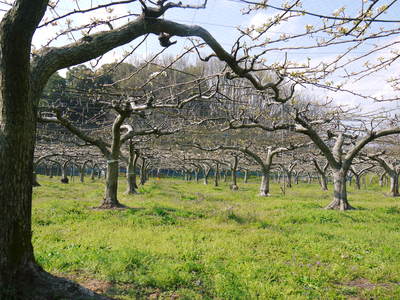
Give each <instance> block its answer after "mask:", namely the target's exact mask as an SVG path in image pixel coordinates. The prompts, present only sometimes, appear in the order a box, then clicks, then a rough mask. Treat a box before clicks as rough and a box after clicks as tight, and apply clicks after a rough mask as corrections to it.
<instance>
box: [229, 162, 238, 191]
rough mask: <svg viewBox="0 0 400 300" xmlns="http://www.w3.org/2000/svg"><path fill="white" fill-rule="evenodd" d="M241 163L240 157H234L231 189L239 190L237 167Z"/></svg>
mask: <svg viewBox="0 0 400 300" xmlns="http://www.w3.org/2000/svg"><path fill="white" fill-rule="evenodd" d="M238 163H239V158H238V157H237V156H234V157H233V164H232V169H231V175H232V184H231V190H232V191H237V190H238V189H239V187H238V185H237V167H238Z"/></svg>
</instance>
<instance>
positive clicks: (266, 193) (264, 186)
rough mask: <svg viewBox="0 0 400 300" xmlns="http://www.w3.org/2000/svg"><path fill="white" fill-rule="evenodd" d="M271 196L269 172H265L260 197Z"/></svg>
mask: <svg viewBox="0 0 400 300" xmlns="http://www.w3.org/2000/svg"><path fill="white" fill-rule="evenodd" d="M269 195H270V194H269V171H267V170H266V171H263V174H262V177H261V186H260V196H262V197H268V196H269Z"/></svg>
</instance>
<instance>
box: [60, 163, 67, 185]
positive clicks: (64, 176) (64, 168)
mask: <svg viewBox="0 0 400 300" xmlns="http://www.w3.org/2000/svg"><path fill="white" fill-rule="evenodd" d="M60 181H61V183H64V184H67V183H69V179H68V177H67V163H64V164H63V165H61V179H60Z"/></svg>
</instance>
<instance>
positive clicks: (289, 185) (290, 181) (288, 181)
mask: <svg viewBox="0 0 400 300" xmlns="http://www.w3.org/2000/svg"><path fill="white" fill-rule="evenodd" d="M286 175H287V183H286V187H288V188H291V187H292V173H291V172H286Z"/></svg>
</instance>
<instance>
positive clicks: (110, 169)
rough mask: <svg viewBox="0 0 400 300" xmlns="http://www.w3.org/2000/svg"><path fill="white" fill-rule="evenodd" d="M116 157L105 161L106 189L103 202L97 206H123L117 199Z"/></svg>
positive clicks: (117, 169) (105, 207) (117, 168)
mask: <svg viewBox="0 0 400 300" xmlns="http://www.w3.org/2000/svg"><path fill="white" fill-rule="evenodd" d="M118 171H119V165H118V159H115V158H114V159H113V158H111V159H110V160H109V161H107V179H106V189H105V195H104V199H103V202H102V203H101V205H100V207H99V208H104V209H109V208H118V207H124V206H123V205H122V204H121V203H119V201H118V197H117V192H118Z"/></svg>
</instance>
